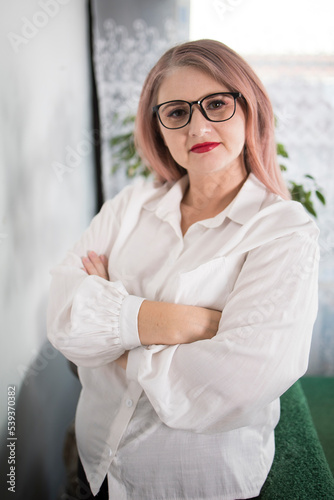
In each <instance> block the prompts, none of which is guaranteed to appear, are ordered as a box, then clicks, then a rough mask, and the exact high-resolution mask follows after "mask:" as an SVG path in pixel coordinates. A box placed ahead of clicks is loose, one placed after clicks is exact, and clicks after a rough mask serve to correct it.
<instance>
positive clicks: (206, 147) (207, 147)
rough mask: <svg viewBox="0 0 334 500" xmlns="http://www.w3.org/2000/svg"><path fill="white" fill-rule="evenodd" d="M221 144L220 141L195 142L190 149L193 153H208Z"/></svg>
mask: <svg viewBox="0 0 334 500" xmlns="http://www.w3.org/2000/svg"><path fill="white" fill-rule="evenodd" d="M219 145H220V142H201V143H199V144H195V145H194V146H193V147H192V148H191V150H190V151H192V153H207V152H208V151H212V149H215V148H216V147H217V146H219Z"/></svg>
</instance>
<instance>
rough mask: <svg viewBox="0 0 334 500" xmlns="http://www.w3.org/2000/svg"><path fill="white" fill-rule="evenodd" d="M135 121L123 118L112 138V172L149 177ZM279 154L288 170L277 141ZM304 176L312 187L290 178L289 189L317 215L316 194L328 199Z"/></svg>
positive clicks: (130, 118) (131, 176)
mask: <svg viewBox="0 0 334 500" xmlns="http://www.w3.org/2000/svg"><path fill="white" fill-rule="evenodd" d="M134 121H135V117H134V116H129V117H127V118H125V119H124V120H122V121H121V126H122V128H123V129H125V130H126V131H125V132H123V133H121V134H117V135H115V136H114V137H113V138H112V139H111V140H110V146H111V149H112V152H113V157H114V160H115V164H114V166H113V167H112V173H115V172H117V170H119V169H120V168H124V169H125V172H126V175H127V177H129V178H133V177H136V176H137V175H142V176H144V177H148V176H149V175H151V171H150V170H149V169H148V168H147V167H146V166H145V165H144V164H143V162H142V160H141V158H140V156H139V155H138V153H137V151H136V148H135V144H134V136H133V128H134ZM277 155H278V157H279V159H280V161H282V159H283V163H280V168H281V170H282V171H284V172H285V171H287V167H286V165H284V159H287V158H289V155H288V153H287V151H286V149H285V147H284V146H283V144H281V143H277ZM304 177H305V178H306V179H308V181H307V182H308V184H310V183H311V188H308V187H305V186H304V185H303V184H297V183H296V182H294V181H292V180H288V181H287V183H288V189H289V191H290V193H291V197H292V199H293V200H295V201H299V202H300V203H301V204H302V205H303V206H304V207H305V209H306V210H307V211H308V212H309V213H310V214H312V215H313V216H314V217H317V212H316V210H315V208H314V204H313V199H314V196H315V197H316V198H317V199H318V200H319V201H320V202H321V203H322V204H323V205H325V204H326V199H325V196H324V195H323V193H322V189H321V188H320V187H319V186H318V184H317V182H316V180H315V178H314V177H313V176H312V175H309V174H305V175H304ZM310 181H311V182H310Z"/></svg>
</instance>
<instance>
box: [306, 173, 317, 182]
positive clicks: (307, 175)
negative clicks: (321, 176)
mask: <svg viewBox="0 0 334 500" xmlns="http://www.w3.org/2000/svg"><path fill="white" fill-rule="evenodd" d="M304 177H307V179H312V181H315V178H314V177H313V175H310V174H305V175H304Z"/></svg>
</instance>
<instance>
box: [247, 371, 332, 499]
mask: <svg viewBox="0 0 334 500" xmlns="http://www.w3.org/2000/svg"><path fill="white" fill-rule="evenodd" d="M275 441H276V453H275V458H274V462H273V465H272V468H271V471H270V473H269V475H268V478H267V480H266V482H265V484H264V485H263V487H262V490H261V493H260V496H259V497H257V498H259V499H260V500H322V499H323V500H334V478H333V475H332V473H331V470H330V468H329V466H328V463H327V460H326V457H325V455H324V452H323V449H322V447H321V444H320V442H319V439H318V436H317V433H316V430H315V428H314V425H313V421H312V418H311V414H310V411H309V408H308V405H307V400H306V397H305V395H304V392H303V390H302V387H301V384H300V382H299V381H298V382H296V383H295V384H294V385H293V386H292V387H291V388H290V389H289V390H288V391H287V392H286V393H285V394H283V396H282V397H281V419H280V421H279V424H278V426H277V428H276V437H275Z"/></svg>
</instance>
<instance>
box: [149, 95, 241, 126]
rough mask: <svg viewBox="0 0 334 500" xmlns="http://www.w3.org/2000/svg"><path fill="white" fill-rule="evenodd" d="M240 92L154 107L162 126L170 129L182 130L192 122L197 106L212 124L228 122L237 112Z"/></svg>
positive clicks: (171, 102)
mask: <svg viewBox="0 0 334 500" xmlns="http://www.w3.org/2000/svg"><path fill="white" fill-rule="evenodd" d="M238 97H242V94H241V93H240V92H219V93H217V94H210V95H207V96H206V97H203V99H201V100H200V101H193V102H188V101H181V100H179V101H167V102H163V103H162V104H158V105H157V106H154V107H153V112H154V113H156V114H157V115H158V118H159V121H160V123H161V125H163V126H164V127H165V128H169V129H177V128H182V127H185V126H186V125H188V123H189V122H190V120H191V117H192V112H193V106H194V105H195V104H197V105H198V106H199V109H200V111H201V113H202V115H203V116H204V117H205V118H206V119H207V120H209V121H210V122H226V121H227V120H230V119H231V118H232V116H233V115H234V113H235V110H236V100H237V99H238Z"/></svg>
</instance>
